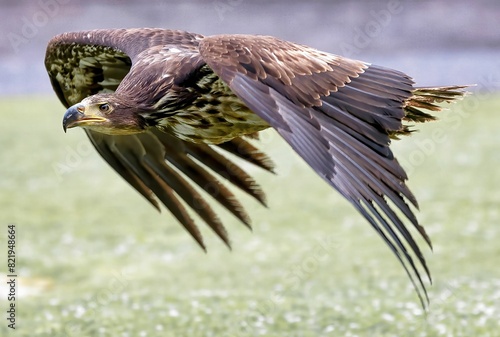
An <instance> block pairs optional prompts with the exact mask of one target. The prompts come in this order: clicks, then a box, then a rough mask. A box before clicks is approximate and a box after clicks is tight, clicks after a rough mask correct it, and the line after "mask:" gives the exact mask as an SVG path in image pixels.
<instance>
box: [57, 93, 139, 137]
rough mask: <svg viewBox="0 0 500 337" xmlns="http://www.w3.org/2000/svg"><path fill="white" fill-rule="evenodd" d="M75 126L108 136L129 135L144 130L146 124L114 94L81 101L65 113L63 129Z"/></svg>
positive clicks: (100, 95)
mask: <svg viewBox="0 0 500 337" xmlns="http://www.w3.org/2000/svg"><path fill="white" fill-rule="evenodd" d="M76 126H80V127H83V128H87V129H90V130H93V131H97V132H100V133H105V134H108V135H129V134H135V133H140V132H143V131H144V130H145V127H146V123H145V122H144V119H143V118H142V117H141V116H140V114H139V113H138V112H137V109H135V108H133V107H131V106H130V105H129V104H126V103H125V102H123V100H121V99H120V97H119V96H117V95H115V94H109V93H106V94H96V95H93V96H89V97H87V98H85V99H83V100H82V101H81V102H80V103H77V104H75V105H73V106H71V107H69V109H68V110H67V111H66V113H65V114H64V118H63V129H64V132H66V129H70V128H73V127H76Z"/></svg>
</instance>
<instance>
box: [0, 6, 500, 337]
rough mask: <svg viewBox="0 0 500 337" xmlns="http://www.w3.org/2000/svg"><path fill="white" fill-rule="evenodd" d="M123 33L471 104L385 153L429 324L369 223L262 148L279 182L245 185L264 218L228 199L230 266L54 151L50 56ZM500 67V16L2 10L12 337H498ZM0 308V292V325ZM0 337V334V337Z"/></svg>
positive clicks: (278, 151) (73, 138)
mask: <svg viewBox="0 0 500 337" xmlns="http://www.w3.org/2000/svg"><path fill="white" fill-rule="evenodd" d="M119 27H120V28H121V27H164V28H170V29H182V30H188V31H192V32H196V33H200V34H204V35H211V34H221V33H250V34H269V35H274V36H277V37H280V38H282V39H286V40H290V41H294V42H298V43H302V44H306V45H309V46H313V47H316V48H318V49H321V50H323V51H327V52H331V53H335V54H340V55H344V56H347V57H351V58H356V59H360V60H364V61H367V62H371V63H375V64H379V65H382V66H386V67H390V68H395V69H398V70H401V71H404V72H406V73H407V74H409V75H411V76H412V77H413V78H414V79H415V81H416V82H417V84H418V85H422V86H425V85H434V86H436V85H452V84H476V86H475V87H473V88H471V91H473V93H474V94H473V95H470V96H469V97H467V98H466V99H464V100H463V101H461V102H459V103H457V104H455V105H453V106H450V109H449V110H447V111H444V112H442V113H441V114H440V115H439V119H440V120H439V121H438V122H436V123H429V125H422V126H421V127H419V129H420V132H416V133H415V134H413V135H412V137H405V138H404V140H402V141H398V142H394V144H393V145H392V148H393V150H394V153H395V154H396V156H397V158H398V160H399V161H400V162H401V164H402V165H403V167H404V168H405V170H406V171H407V173H408V175H409V177H410V179H409V182H408V184H409V186H410V188H411V189H412V191H413V192H414V194H415V195H416V196H417V199H418V200H419V204H420V207H421V211H420V212H417V217H418V218H419V221H420V223H421V224H423V225H424V226H425V228H426V230H427V232H428V233H429V235H430V236H431V238H432V241H433V244H434V249H433V251H432V253H431V251H430V250H429V249H428V248H427V247H425V244H424V242H423V240H421V239H420V238H418V239H417V240H418V242H419V243H420V245H421V247H422V249H423V254H424V255H425V257H426V259H427V260H428V262H429V267H430V269H431V272H432V275H433V277H434V282H433V285H432V286H429V287H428V289H429V297H430V301H431V307H430V309H429V311H428V313H427V314H424V311H423V310H422V308H421V307H420V306H419V303H418V299H417V297H416V296H415V292H414V290H413V288H412V286H411V284H410V282H409V280H408V279H407V277H406V275H405V273H404V270H403V269H402V268H401V266H400V265H399V264H398V261H397V259H395V258H394V256H393V255H392V254H391V252H390V251H389V249H387V247H386V246H385V245H384V244H383V242H382V241H381V240H380V239H379V238H378V237H377V235H376V233H375V232H374V231H373V230H372V229H371V228H369V225H368V224H367V223H366V221H364V220H363V219H362V217H361V216H360V215H359V214H358V213H357V212H356V211H355V210H354V209H353V208H352V207H351V206H350V205H349V204H348V203H347V202H346V201H345V200H343V199H342V197H341V196H340V195H339V194H338V193H336V192H335V191H333V190H332V189H331V188H330V187H329V186H327V184H325V183H324V182H323V181H322V180H321V179H320V178H318V177H317V176H316V175H315V174H314V173H313V172H312V171H311V170H310V168H309V167H307V166H306V165H305V164H304V163H303V161H302V160H300V159H299V158H298V157H297V156H296V155H295V154H294V153H293V151H291V149H290V148H289V146H287V145H286V144H284V143H283V141H282V140H281V139H280V138H279V137H278V136H277V135H276V133H273V131H272V130H271V131H266V132H264V133H263V135H262V137H261V138H262V139H261V141H260V142H259V144H260V146H261V147H262V148H263V149H265V151H266V152H267V153H268V154H269V155H270V157H271V158H273V160H274V161H275V162H276V163H277V173H278V174H277V175H271V174H266V173H265V172H262V171H261V170H258V169H257V168H254V167H250V168H248V170H249V172H250V173H251V174H252V175H253V176H255V178H256V180H257V181H258V182H259V183H260V184H261V185H262V186H263V188H264V190H265V191H266V194H267V196H268V199H269V209H267V208H264V207H262V206H261V205H260V204H258V203H257V202H255V201H254V200H252V199H251V198H248V197H246V198H245V197H244V196H242V193H238V191H236V193H237V195H238V196H240V197H242V203H243V205H244V206H245V207H246V208H247V209H248V211H249V213H250V214H251V216H252V220H253V228H254V229H253V233H250V232H249V231H248V230H247V228H245V227H244V226H241V225H240V224H239V223H238V221H237V220H235V218H234V217H232V216H231V215H229V214H227V212H226V213H224V212H220V213H221V218H222V220H223V222H224V223H225V224H226V225H227V228H228V232H229V233H230V234H231V238H232V241H233V247H234V248H233V250H232V251H231V252H229V251H228V250H227V248H226V247H224V246H223V245H222V244H221V243H220V240H218V239H217V238H215V237H214V235H213V233H212V232H211V231H210V230H209V229H207V228H205V226H200V227H201V228H200V230H201V231H202V232H203V234H204V235H205V241H206V243H207V246H208V247H209V253H208V254H204V253H203V252H202V251H201V250H200V249H199V248H198V247H197V246H196V244H195V243H194V242H193V240H192V239H191V238H190V236H189V235H188V234H187V233H186V232H185V231H184V230H183V229H182V228H181V227H180V226H179V225H178V223H177V222H176V221H175V219H174V218H173V217H172V216H171V215H170V214H169V213H168V212H167V211H165V210H164V211H163V212H162V213H161V214H158V213H157V212H156V211H155V210H154V209H152V208H151V206H150V205H149V204H148V203H147V202H145V201H144V200H143V198H142V197H141V196H139V195H138V193H136V192H135V191H134V190H133V189H132V188H130V187H129V186H127V184H126V183H125V182H124V181H123V180H122V179H121V178H119V177H118V176H117V174H116V173H114V172H113V170H111V169H110V168H109V166H108V165H107V164H106V163H105V162H104V161H103V160H102V159H101V158H100V157H99V155H98V154H97V153H96V152H95V150H94V149H93V148H92V147H91V145H90V144H89V142H88V140H87V139H86V137H85V136H84V134H83V132H82V130H71V132H68V133H67V134H64V133H63V131H62V129H61V118H62V115H63V113H64V108H63V107H62V105H61V104H60V102H59V101H58V99H57V97H56V96H55V94H54V93H53V92H52V88H51V87H50V83H49V79H48V76H47V74H46V72H45V67H44V64H43V61H44V55H45V48H46V45H47V42H48V41H49V39H50V38H51V37H52V36H54V35H56V34H59V33H62V32H66V31H77V30H88V29H96V28H119ZM499 56H500V1H498V0H476V1H467V0H450V1H416V0H415V1H411V0H375V1H341V0H337V1H329V0H322V1H293V0H282V1H278V0H266V1H264V0H206V1H201V0H198V1H194V0H184V1H158V0H151V1H138V0H137V1H132V0H121V1H120V0H85V1H77V0H33V1H32V0H15V1H14V0H12V1H10V0H0V130H1V132H0V144H2V150H1V151H0V163H2V164H1V165H0V208H1V210H2V223H3V224H4V226H2V229H1V232H0V241H1V244H2V245H1V247H5V245H4V244H3V242H4V241H2V240H4V239H5V238H6V225H7V224H15V225H16V226H17V231H18V242H17V245H18V257H19V259H18V273H19V278H18V289H19V296H20V297H19V299H18V306H19V308H22V309H19V312H18V324H19V326H18V327H19V329H17V330H16V331H15V334H16V336H30V337H31V336H47V337H49V336H50V337H55V336H61V337H62V336H64V337H67V336H71V337H72V336H159V335H161V336H176V337H177V336H193V337H194V336H207V337H208V336H218V337H224V336H228V337H229V336H231V337H235V336H237V337H243V336H257V335H262V336H283V337H285V336H286V337H292V336H346V337H347V336H367V337H368V336H369V337H377V336H380V337H382V336H383V337H387V336H454V337H460V336H463V337H471V336H482V337H497V336H498V333H499V331H500V320H499V319H498V318H499V317H500V268H499V265H498V261H499V260H500V245H499V244H498V242H499V241H500V207H499V205H500V173H499V170H498V168H499V167H500V151H499V146H500V132H499V130H500V95H498V92H499V90H500V57H499ZM215 207H217V205H216V206H215ZM217 210H219V211H220V207H219V208H217ZM413 232H415V231H413ZM416 236H417V237H418V235H417V234H416ZM1 249H2V251H3V248H1ZM3 254H5V253H2V254H0V265H3V264H4V262H3V261H4V260H3V256H4V255H3ZM2 273H3V274H5V273H6V271H5V268H4V267H1V268H0V275H2ZM426 284H427V283H426ZM7 290H8V289H7V288H6V284H5V282H2V283H1V284H0V311H2V312H3V311H4V305H7V301H5V300H4V299H5V296H6V294H7ZM2 317H3V316H2ZM2 321H4V320H3V319H2ZM9 332H11V330H10V329H8V328H7V327H6V324H5V323H1V324H0V336H6V335H7V333H9Z"/></svg>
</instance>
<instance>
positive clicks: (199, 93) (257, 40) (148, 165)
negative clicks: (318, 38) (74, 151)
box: [45, 28, 466, 303]
mask: <svg viewBox="0 0 500 337" xmlns="http://www.w3.org/2000/svg"><path fill="white" fill-rule="evenodd" d="M45 66H46V68H47V71H48V74H49V77H50V80H51V83H52V85H53V87H54V90H55V92H56V93H57V95H58V97H59V99H60V100H61V102H62V103H63V104H64V105H65V106H66V108H68V110H67V112H66V114H65V115H64V118H63V128H64V130H65V131H66V129H68V128H72V127H76V126H79V127H82V128H84V130H85V132H86V133H87V136H88V137H89V139H90V141H91V142H92V144H93V145H94V146H95V148H96V149H97V151H98V152H99V153H100V154H101V155H102V156H103V158H104V159H105V160H106V161H107V162H108V163H109V164H110V165H111V166H112V167H113V168H114V169H115V170H116V171H117V172H118V173H119V174H120V175H121V176H122V177H124V178H125V179H126V180H127V181H128V182H129V183H130V184H131V185H132V186H133V187H134V188H135V189H136V190H137V191H139V192H140V193H141V194H142V195H143V196H144V197H145V198H146V199H147V200H148V201H149V202H151V203H152V204H153V205H154V206H155V207H157V208H159V204H158V202H157V199H159V200H160V201H161V202H162V203H163V204H164V205H165V206H166V207H167V208H168V209H169V210H170V211H171V212H172V213H173V215H174V216H175V217H176V218H177V219H178V220H179V221H180V223H181V224H182V225H183V226H184V227H185V228H186V229H187V230H188V231H189V233H190V234H191V235H192V236H193V237H194V239H195V240H196V241H197V242H198V243H199V244H200V245H201V246H202V247H203V248H205V246H204V243H203V239H202V236H201V234H200V232H199V231H198V228H197V226H196V224H195V223H194V221H193V220H192V219H191V217H190V215H189V212H188V211H187V209H186V205H187V206H188V207H189V208H191V209H192V210H193V211H195V212H196V213H197V214H198V215H199V216H200V217H201V218H202V219H203V220H204V221H205V222H206V223H207V224H208V225H209V226H210V227H211V228H212V229H213V230H214V231H215V232H216V233H217V235H218V236H219V237H220V238H221V239H222V240H223V241H224V242H225V243H226V244H228V245H229V238H228V235H227V232H226V230H225V228H224V226H223V224H222V223H221V221H220V220H219V218H218V216H217V215H216V214H215V212H214V211H213V210H212V208H211V206H210V205H209V204H208V203H207V202H206V201H205V199H204V198H203V196H202V195H201V194H200V193H199V192H198V191H197V189H195V188H194V187H193V184H194V185H198V186H199V187H201V188H202V189H204V190H205V191H206V192H207V193H208V194H209V195H211V196H212V197H213V198H214V199H216V200H217V201H218V202H220V203H221V204H222V205H223V206H224V207H225V208H226V209H228V210H229V211H231V212H232V213H233V214H234V215H236V216H237V217H238V218H239V219H240V220H241V221H242V222H244V223H245V224H246V225H248V226H250V218H249V216H248V214H247V213H246V211H245V209H244V208H243V206H242V205H241V204H240V203H239V202H238V200H237V199H236V198H235V197H234V195H233V193H232V192H231V191H230V189H229V188H228V187H226V186H225V185H224V184H223V183H222V182H221V181H220V178H223V179H227V180H228V181H229V182H230V183H231V184H232V185H234V186H237V187H239V188H241V189H242V190H243V191H245V192H246V193H248V194H250V195H251V196H253V197H255V198H256V199H257V200H259V201H260V202H262V203H265V197H264V193H263V192H262V190H261V188H260V187H259V186H258V185H257V183H256V182H255V181H254V179H253V178H252V177H251V176H250V175H249V174H247V173H246V172H245V171H244V170H243V169H241V168H240V167H239V166H238V164H237V162H233V161H232V160H231V159H229V158H228V157H226V156H224V151H227V152H229V153H232V154H235V155H237V156H239V157H241V158H242V159H244V160H245V161H248V162H251V163H253V164H256V165H258V166H260V167H262V168H264V169H266V170H268V171H272V170H273V164H272V162H271V161H270V160H269V158H268V157H267V156H266V155H265V154H264V153H262V152H261V151H260V150H258V149H257V148H256V147H255V146H253V145H252V144H251V143H249V142H248V141H247V139H248V138H252V137H255V134H256V133H257V132H259V131H261V130H264V129H267V128H269V127H272V128H274V129H276V130H277V132H278V133H279V134H280V135H281V136H282V137H283V138H284V139H285V140H286V141H287V142H288V143H289V144H290V146H291V147H292V148H293V149H294V150H295V151H296V152H297V153H298V154H299V155H300V156H301V157H302V158H303V159H304V160H305V161H306V162H307V163H308V164H309V165H310V166H311V167H312V168H313V169H314V170H315V171H316V173H317V174H319V175H320V176H321V177H322V178H323V179H324V180H325V181H327V182H328V183H329V184H330V185H331V186H332V187H334V188H335V189H336V190H337V191H338V192H340V193H341V194H342V195H343V196H344V197H345V198H346V199H347V200H349V201H350V202H351V204H352V205H354V207H355V208H356V209H357V210H358V211H359V212H360V213H361V214H362V215H363V217H364V218H365V219H366V220H367V221H368V222H369V223H370V224H371V226H372V227H373V228H374V229H375V230H376V231H377V233H378V234H379V235H380V236H381V237H382V238H383V240H384V241H385V242H386V244H387V245H388V246H389V247H390V249H391V250H392V251H393V253H394V254H395V256H396V257H397V258H398V260H399V261H400V262H401V264H402V265H403V267H404V268H405V270H406V272H407V273H408V275H409V277H410V280H411V281H412V283H413V285H414V287H415V289H416V291H417V294H418V296H419V298H420V300H421V302H422V303H424V298H423V296H422V292H423V294H424V295H425V298H426V300H427V301H428V298H427V292H426V288H425V285H424V283H423V281H422V278H421V274H420V271H419V268H418V267H417V264H416V262H415V259H416V261H418V262H419V263H420V265H421V266H422V267H423V269H424V271H425V274H426V275H427V276H428V277H429V280H430V272H429V269H428V267H427V265H426V262H425V258H424V256H423V254H422V252H421V251H420V248H419V246H418V245H417V243H416V242H415V240H414V239H413V237H412V234H411V233H410V231H409V230H408V229H407V227H406V225H405V222H409V223H411V224H412V225H413V226H414V227H415V228H416V229H417V230H418V232H419V233H420V234H421V235H422V236H423V238H424V239H425V241H426V242H427V243H428V244H429V245H431V243H430V239H429V237H428V236H427V234H426V233H425V230H424V228H423V227H422V226H420V225H419V223H418V221H417V219H416V217H415V215H414V214H413V211H412V210H411V208H410V206H409V205H408V203H410V204H412V205H413V206H414V207H418V204H417V200H416V199H415V197H414V196H413V194H412V193H411V191H410V190H409V188H408V187H407V186H406V184H405V181H406V180H407V176H406V173H405V172H404V170H403V168H402V167H401V166H400V165H399V164H398V162H397V160H396V159H395V158H394V156H393V153H392V151H391V150H390V148H389V145H390V140H391V138H397V136H399V135H406V134H409V133H410V132H411V130H410V128H409V124H408V123H410V124H411V123H416V122H426V121H431V120H434V119H435V117H434V116H432V115H431V114H429V113H426V112H424V111H423V110H428V111H439V110H440V109H441V108H440V107H439V106H438V105H436V103H441V102H451V101H453V100H456V99H457V98H460V97H462V96H463V95H464V93H465V92H464V90H463V89H464V88H465V87H466V86H448V87H427V88H418V87H414V86H413V81H412V79H411V78H410V77H409V76H407V75H405V74H404V73H401V72H399V71H396V70H392V69H387V68H383V67H379V66H375V65H371V64H369V63H365V62H361V61H357V60H351V59H348V58H345V57H342V56H338V55H334V54H330V53H326V52H322V51H319V50H316V49H313V48H310V47H307V46H304V45H299V44H295V43H292V42H288V41H283V40H280V39H277V38H275V37H271V36H257V35H216V36H208V37H204V36H202V35H199V34H192V33H188V32H184V31H176V30H166V29H149V28H144V29H103V30H93V31H84V32H73V33H64V34H61V35H58V36H56V37H54V38H53V39H52V40H51V41H50V42H49V44H48V47H47V53H46V58H45ZM221 150H222V151H221ZM200 163H202V164H200ZM179 171H180V172H182V173H183V174H181V173H179ZM387 201H390V203H388V202H387ZM391 204H392V206H391ZM393 208H394V209H393ZM396 209H397V210H399V212H400V213H401V214H402V215H403V216H404V217H403V218H402V217H401V216H400V215H398V214H397V213H396V212H395V210H396Z"/></svg>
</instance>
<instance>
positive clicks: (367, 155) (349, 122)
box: [199, 35, 430, 303]
mask: <svg viewBox="0 0 500 337" xmlns="http://www.w3.org/2000/svg"><path fill="white" fill-rule="evenodd" d="M199 48H200V53H201V55H202V57H203V59H204V60H205V62H206V63H207V64H208V65H209V66H210V67H211V68H212V69H213V70H214V72H215V73H217V74H218V75H219V76H220V77H221V79H222V80H223V81H224V82H226V83H227V84H228V85H229V87H230V88H231V90H232V91H233V92H234V93H235V94H236V95H237V96H238V97H239V98H240V99H241V100H242V101H243V102H244V103H245V104H247V105H248V107H249V108H250V109H252V110H253V111H254V112H255V113H256V114H258V115H259V116H261V117H262V118H263V119H264V120H266V121H267V122H268V123H269V124H270V125H271V126H273V127H274V128H275V129H276V130H278V132H279V133H280V134H281V136H282V137H283V138H284V139H285V140H286V141H287V142H288V143H289V144H290V145H291V146H292V147H293V149H294V150H295V151H296V152H297V153H298V154H299V155H300V156H301V157H302V158H304V159H305V161H306V162H307V163H308V164H309V165H310V166H311V167H312V168H313V169H314V170H315V171H316V172H317V173H318V174H319V175H320V176H321V177H322V178H323V179H325V180H326V181H327V182H328V183H329V184H330V185H331V186H333V187H334V188H335V189H336V190H337V191H339V192H340V193H341V194H342V195H343V196H344V197H345V198H346V199H347V200H349V201H350V202H351V203H352V204H353V205H354V207H356V209H357V210H358V211H359V212H360V213H361V214H362V215H363V216H364V217H365V218H366V219H367V220H368V221H369V222H370V224H371V225H372V226H373V228H375V230H376V231H377V232H378V233H379V234H380V235H381V236H382V238H383V239H384V241H385V242H386V243H387V244H388V245H389V247H390V248H391V250H392V251H393V252H394V254H395V255H396V257H397V258H398V259H399V260H400V262H401V263H402V265H403V266H404V268H405V270H406V271H407V273H408V275H409V277H410V279H411V281H412V282H413V285H414V286H415V289H416V290H417V293H418V295H419V297H420V300H421V301H422V303H423V297H422V296H421V289H422V290H423V292H424V294H425V296H426V297H427V292H426V289H425V286H424V284H423V282H422V279H421V277H420V272H419V269H418V268H417V266H416V264H415V262H414V259H413V258H412V255H414V256H416V258H417V260H418V261H420V263H421V265H422V266H423V268H424V270H425V273H426V274H427V275H428V277H429V279H430V274H429V270H428V268H427V265H426V262H425V259H424V256H423V255H422V253H421V251H420V249H419V247H418V245H417V244H416V242H415V240H414V239H413V237H412V235H411V233H410V232H409V231H408V230H407V228H406V226H405V224H404V223H403V221H402V220H401V218H400V216H399V215H398V214H396V212H395V211H394V210H393V208H391V206H390V205H389V204H388V203H387V199H388V200H390V201H391V202H392V204H393V205H394V206H395V207H396V208H397V209H399V210H400V211H401V212H402V213H403V214H404V216H405V217H406V218H407V219H408V220H409V221H410V222H411V223H412V224H413V225H414V226H415V227H416V228H417V229H418V231H419V232H420V233H421V234H422V235H423V237H424V238H425V240H426V241H427V242H428V243H429V245H430V241H429V238H428V237H427V235H426V234H425V231H424V229H423V227H421V226H420V225H419V224H418V222H417V219H416V217H415V216H414V214H413V212H412V210H411V209H410V207H409V206H408V205H407V203H406V201H405V200H409V201H410V202H411V203H412V204H413V205H414V206H416V207H418V206H417V201H416V199H415V198H414V196H413V195H412V193H411V192H410V190H409V189H408V187H407V186H406V185H405V180H406V179H407V176H406V174H405V172H404V170H403V169H402V168H401V166H400V165H399V164H398V162H397V161H396V159H395V158H394V157H393V154H392V152H391V150H390V149H389V143H390V138H389V134H390V133H391V132H394V131H398V130H401V129H402V118H403V117H404V116H405V113H404V107H405V101H406V100H407V99H408V98H409V97H411V96H412V91H413V90H414V88H413V86H412V84H413V82H412V80H411V79H410V78H409V77H408V76H406V75H405V74H403V73H400V72H397V71H394V70H390V69H384V68H381V67H377V66H372V65H370V64H367V63H364V62H360V61H355V60H350V59H347V58H343V57H340V56H336V55H332V54H328V53H324V52H320V51H318V50H315V49H313V48H309V47H306V46H302V45H297V44H294V43H290V42H286V41H281V40H279V39H276V38H274V37H267V36H247V35H219V36H212V37H206V38H204V39H203V40H202V41H201V42H200V47H199ZM401 236H402V239H401ZM404 241H406V244H405V243H404ZM407 245H409V247H410V249H408V248H407ZM411 251H412V252H413V253H411ZM408 266H409V268H408ZM414 277H416V279H417V280H418V283H417V282H415V280H414ZM427 301H428V299H427Z"/></svg>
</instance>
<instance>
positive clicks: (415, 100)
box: [393, 85, 469, 138]
mask: <svg viewBox="0 0 500 337" xmlns="http://www.w3.org/2000/svg"><path fill="white" fill-rule="evenodd" d="M468 87H469V85H452V86H447V87H417V88H415V90H413V95H412V96H410V97H409V98H408V99H407V100H406V101H405V102H404V111H405V117H404V118H403V122H409V123H425V122H429V121H433V120H436V119H437V118H436V116H434V115H432V114H430V113H427V112H424V111H423V110H428V111H430V112H439V111H441V110H443V107H442V106H441V105H440V104H441V103H444V102H445V103H452V102H454V101H457V100H459V99H461V98H463V97H464V96H465V95H467V94H468V93H469V92H467V91H466V90H465V89H466V88H468ZM412 131H413V130H412V129H411V125H408V124H404V125H403V129H402V130H399V131H397V132H396V134H395V135H393V136H395V138H397V136H398V135H408V134H410V133H411V132H412Z"/></svg>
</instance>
